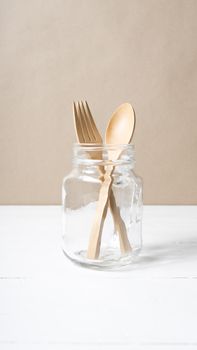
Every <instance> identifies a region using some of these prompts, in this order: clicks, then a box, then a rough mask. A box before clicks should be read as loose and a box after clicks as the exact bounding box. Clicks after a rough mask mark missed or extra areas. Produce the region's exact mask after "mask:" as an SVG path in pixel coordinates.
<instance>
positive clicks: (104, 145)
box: [73, 142, 135, 151]
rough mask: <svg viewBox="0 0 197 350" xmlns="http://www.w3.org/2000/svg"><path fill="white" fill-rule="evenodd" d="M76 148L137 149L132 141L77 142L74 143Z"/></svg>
mask: <svg viewBox="0 0 197 350" xmlns="http://www.w3.org/2000/svg"><path fill="white" fill-rule="evenodd" d="M73 145H74V147H75V148H80V149H84V150H87V149H88V150H94V149H97V150H98V149H99V150H100V149H105V150H112V149H113V150H114V149H120V150H126V149H128V150H130V151H134V150H135V145H134V144H131V143H126V144H124V143H122V144H114V143H77V142H75V143H74V144H73Z"/></svg>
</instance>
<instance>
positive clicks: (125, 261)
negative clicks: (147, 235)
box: [63, 246, 140, 270]
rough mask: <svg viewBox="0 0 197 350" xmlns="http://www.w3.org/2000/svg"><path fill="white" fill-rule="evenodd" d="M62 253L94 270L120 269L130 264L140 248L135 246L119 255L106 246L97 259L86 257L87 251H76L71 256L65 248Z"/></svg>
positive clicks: (113, 249) (115, 250)
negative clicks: (128, 251)
mask: <svg viewBox="0 0 197 350" xmlns="http://www.w3.org/2000/svg"><path fill="white" fill-rule="evenodd" d="M63 252H64V254H65V255H66V256H67V257H68V258H69V259H70V260H71V261H72V262H74V263H76V264H78V265H81V266H83V267H87V268H90V269H96V270H120V269H123V268H124V267H128V266H129V265H132V263H133V262H134V261H135V260H136V258H137V256H138V255H139V252H140V249H138V248H135V249H133V250H132V252H131V253H128V254H125V255H120V253H119V252H118V251H117V249H115V248H106V249H103V250H101V253H100V258H99V259H95V260H92V259H87V257H86V256H87V251H86V250H83V251H76V252H75V253H74V254H72V256H70V255H69V254H68V253H67V251H66V249H64V246H63Z"/></svg>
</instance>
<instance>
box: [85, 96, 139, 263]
mask: <svg viewBox="0 0 197 350" xmlns="http://www.w3.org/2000/svg"><path fill="white" fill-rule="evenodd" d="M134 129H135V113H134V110H133V108H132V106H131V105H130V104H129V103H124V104H122V105H121V106H119V107H118V108H117V109H116V111H115V112H114V113H113V115H112V117H111V119H110V121H109V124H108V126H107V129H106V134H105V142H106V144H110V145H121V144H128V143H130V142H131V139H132V136H133V133H134ZM117 148H118V147H117ZM120 154H121V151H120V150H110V151H109V159H110V160H112V161H116V160H117V159H118V158H119V156H120ZM113 171H114V166H113V165H110V166H108V167H107V170H106V172H105V175H104V181H103V183H102V185H101V189H100V193H99V199H98V205H97V209H96V215H95V219H94V222H93V226H92V230H91V234H90V240H89V245H88V250H87V257H88V258H89V259H97V258H98V257H99V253H100V245H101V235H102V230H103V225H104V221H105V217H106V214H107V207H108V199H109V194H110V190H111V187H112V183H113V179H112V174H113Z"/></svg>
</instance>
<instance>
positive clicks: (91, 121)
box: [84, 101, 103, 143]
mask: <svg viewBox="0 0 197 350" xmlns="http://www.w3.org/2000/svg"><path fill="white" fill-rule="evenodd" d="M84 109H85V111H86V115H87V118H88V121H89V125H90V128H91V130H92V132H93V135H94V138H95V139H96V143H103V140H102V136H101V134H100V133H99V131H98V128H97V126H96V124H95V121H94V118H93V116H92V113H91V111H90V108H89V106H88V103H87V101H84Z"/></svg>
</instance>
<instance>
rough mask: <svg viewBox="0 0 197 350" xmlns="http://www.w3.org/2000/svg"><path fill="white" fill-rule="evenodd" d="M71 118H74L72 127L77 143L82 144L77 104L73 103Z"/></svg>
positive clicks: (82, 138)
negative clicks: (73, 126)
mask: <svg viewBox="0 0 197 350" xmlns="http://www.w3.org/2000/svg"><path fill="white" fill-rule="evenodd" d="M73 116H74V125H75V132H76V136H77V141H78V142H79V143H84V142H85V140H84V137H83V132H82V128H81V123H80V118H79V115H78V108H77V103H76V102H73Z"/></svg>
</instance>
